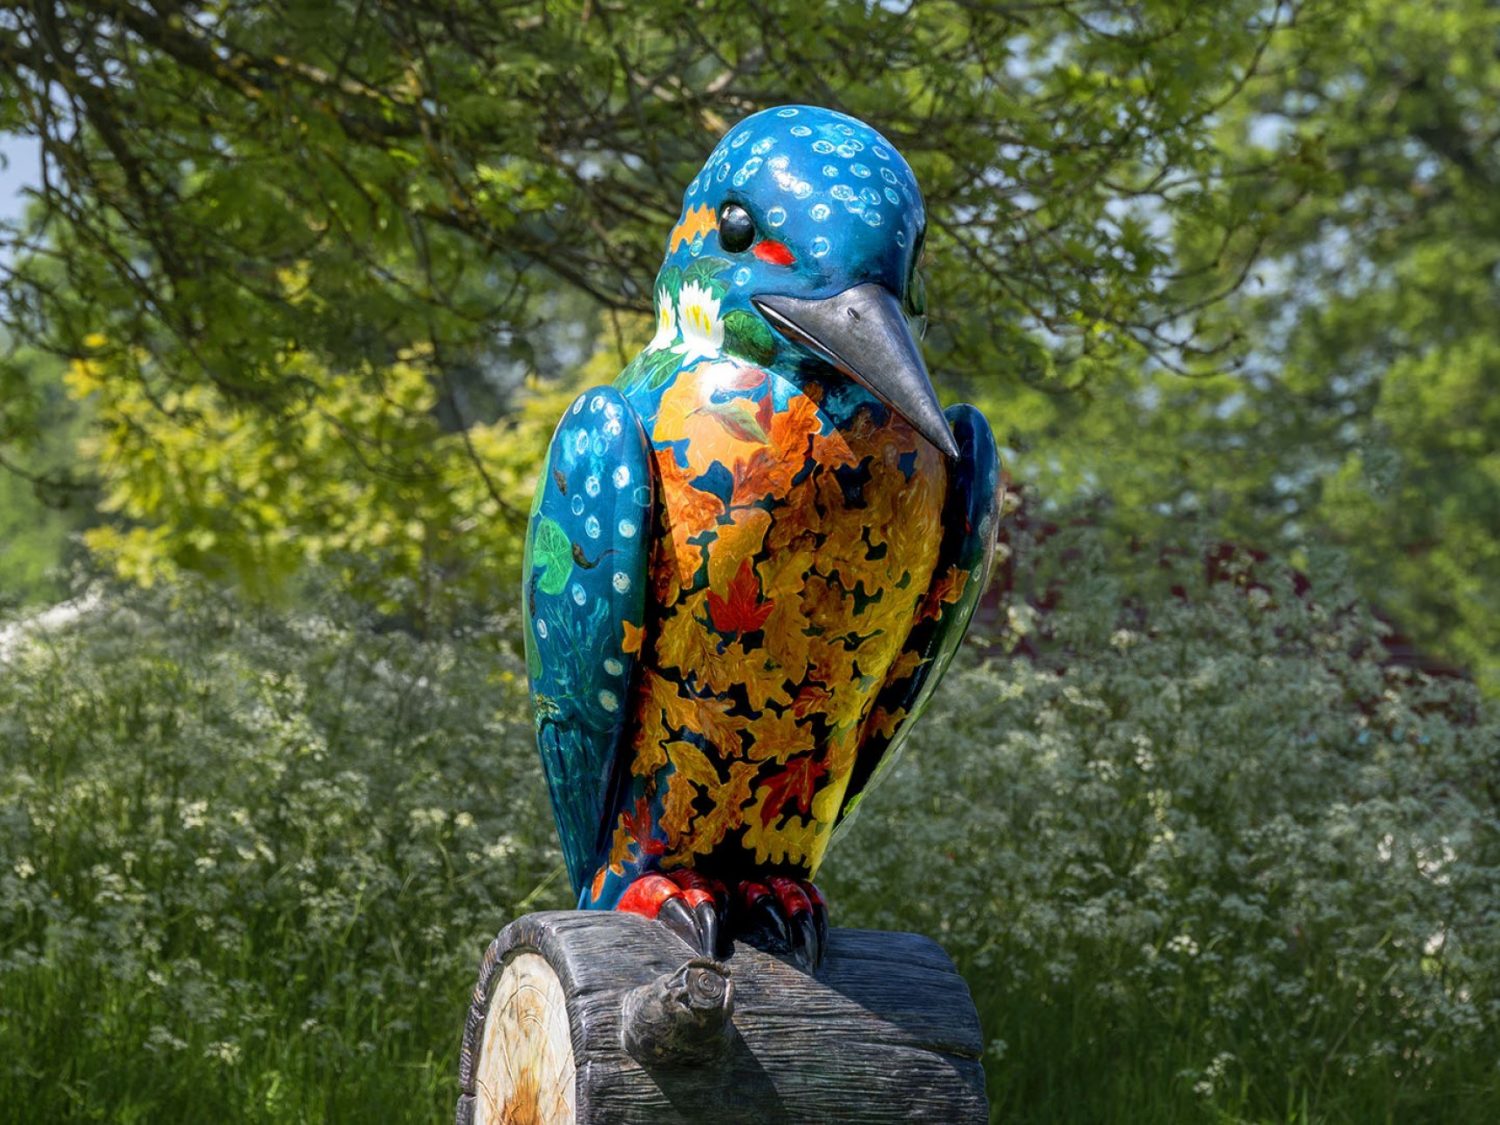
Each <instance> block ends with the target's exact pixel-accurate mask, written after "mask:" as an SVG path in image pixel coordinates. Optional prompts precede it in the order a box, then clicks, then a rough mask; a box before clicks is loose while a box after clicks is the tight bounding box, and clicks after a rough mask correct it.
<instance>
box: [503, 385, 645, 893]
mask: <svg viewBox="0 0 1500 1125" xmlns="http://www.w3.org/2000/svg"><path fill="white" fill-rule="evenodd" d="M655 493H656V483H655V475H654V469H653V462H652V459H651V446H650V443H649V441H648V440H647V438H646V433H645V431H644V429H643V428H642V427H641V423H640V419H639V418H638V417H637V416H636V413H635V411H634V410H633V409H632V408H631V406H630V404H629V403H627V402H626V401H625V398H624V396H623V395H621V394H620V393H619V392H618V391H616V390H614V389H613V388H609V387H599V388H595V389H593V390H589V391H585V392H584V393H583V394H582V395H580V396H579V397H578V398H577V400H576V401H574V403H573V404H572V405H571V406H570V407H569V408H568V410H567V411H566V413H564V414H563V418H562V421H561V422H559V423H558V426H557V432H556V433H555V434H553V436H552V445H551V447H550V448H549V449H548V451H547V461H546V464H545V465H543V467H542V476H541V479H540V480H539V481H538V482H537V490H536V499H535V500H534V501H533V503H532V508H531V519H530V522H529V524H528V526H527V534H526V561H525V565H524V571H523V573H524V583H525V588H524V591H523V597H524V602H523V604H524V606H525V609H526V670H527V674H528V676H529V678H530V681H531V702H532V708H533V712H534V716H535V720H536V737H537V748H538V750H540V751H541V755H542V769H543V771H544V772H545V773H546V775H547V788H548V791H549V793H550V794H551V797H552V812H553V816H554V817H555V818H556V820H557V833H558V836H559V837H560V838H561V840H562V850H563V857H564V858H565V859H566V861H567V866H568V876H569V878H570V879H571V880H572V882H573V890H574V892H575V893H577V892H578V891H580V890H581V889H582V887H583V885H584V882H585V880H587V879H588V878H589V876H590V875H591V874H592V873H593V868H594V866H595V865H596V864H597V863H598V857H599V854H600V850H601V846H602V839H603V836H604V834H605V823H604V822H605V816H606V810H607V808H608V807H609V806H610V795H611V788H612V787H613V785H614V784H616V774H617V768H618V766H619V764H620V760H621V759H622V757H623V754H624V751H625V749H626V726H627V724H628V722H629V719H630V706H629V704H630V700H631V698H632V696H631V691H632V688H633V686H634V681H635V672H636V664H637V660H638V650H639V639H640V635H641V634H640V629H641V627H642V625H643V624H644V620H645V599H646V586H647V582H648V578H649V575H648V552H649V548H650V538H651V513H652V511H653V510H654V501H655Z"/></svg>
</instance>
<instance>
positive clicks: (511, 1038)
mask: <svg viewBox="0 0 1500 1125" xmlns="http://www.w3.org/2000/svg"><path fill="white" fill-rule="evenodd" d="M577 1119H578V1113H577V1105H576V1075H575V1062H574V1058H573V1038H572V1032H571V1030H570V1029H569V1026H568V999H567V996H566V995H565V994H564V992H563V986H562V982H561V981H559V980H558V979H557V973H556V972H554V971H553V969H552V966H551V965H549V964H547V962H546V960H545V959H544V958H542V956H541V955H540V954H538V953H535V952H533V951H531V950H523V951H519V952H516V953H514V954H513V955H512V956H510V957H508V958H506V960H505V962H504V969H503V970H502V971H501V973H500V980H499V982H498V983H497V984H496V985H495V991H494V995H493V996H491V998H490V1003H489V1007H488V1009H487V1011H486V1013H485V1019H484V1043H483V1047H482V1048H481V1050H480V1053H479V1058H478V1060H477V1061H476V1066H475V1069H474V1115H473V1123H474V1125H502V1123H503V1125H551V1123H552V1122H558V1123H564V1122H574V1121H576V1120H577Z"/></svg>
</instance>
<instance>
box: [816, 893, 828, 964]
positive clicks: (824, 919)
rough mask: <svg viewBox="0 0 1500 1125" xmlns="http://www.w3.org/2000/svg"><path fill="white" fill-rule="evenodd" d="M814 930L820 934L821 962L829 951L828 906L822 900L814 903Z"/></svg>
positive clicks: (819, 952)
mask: <svg viewBox="0 0 1500 1125" xmlns="http://www.w3.org/2000/svg"><path fill="white" fill-rule="evenodd" d="M813 930H814V931H815V932H816V933H817V935H818V962H819V963H820V964H821V963H822V961H823V955H824V954H825V953H827V952H828V907H826V906H824V905H823V903H822V902H820V901H815V902H814V903H813Z"/></svg>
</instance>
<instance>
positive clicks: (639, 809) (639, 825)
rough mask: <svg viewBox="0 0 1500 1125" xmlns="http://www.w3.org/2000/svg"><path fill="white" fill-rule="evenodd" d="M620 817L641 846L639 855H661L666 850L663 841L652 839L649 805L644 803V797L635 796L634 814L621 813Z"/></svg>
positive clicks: (626, 828)
mask: <svg viewBox="0 0 1500 1125" xmlns="http://www.w3.org/2000/svg"><path fill="white" fill-rule="evenodd" d="M621 819H622V820H623V821H624V822H625V830H626V831H627V832H629V833H630V835H631V836H632V837H633V838H634V839H635V842H636V843H637V844H639V845H640V846H641V855H643V856H647V855H661V854H662V853H663V852H665V851H666V850H667V845H666V843H665V842H663V841H661V840H657V839H654V838H653V837H652V835H651V807H650V806H649V805H648V804H647V803H646V798H644V797H637V798H636V800H635V815H634V816H632V815H631V814H630V813H628V812H627V813H622V814H621Z"/></svg>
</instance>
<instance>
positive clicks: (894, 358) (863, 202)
mask: <svg viewBox="0 0 1500 1125" xmlns="http://www.w3.org/2000/svg"><path fill="white" fill-rule="evenodd" d="M926 230H927V217H926V211H925V208H924V206H923V203H922V193H921V191H920V189H919V188H918V187H917V181H916V177H915V176H914V175H913V174H912V170H911V168H910V167H909V166H908V165H907V163H906V161H905V160H903V159H902V157H901V155H900V153H898V152H897V151H896V149H895V148H894V147H893V146H892V145H891V143H890V142H889V141H887V140H886V139H885V138H884V137H882V136H881V135H880V134H879V133H877V132H876V131H875V130H874V129H872V128H870V126H868V125H866V124H865V123H864V122H862V121H859V120H856V119H855V118H853V117H849V116H847V115H846V114H842V113H838V112H835V111H833V110H828V109H820V108H818V107H816V106H804V105H793V106H781V107H779V108H774V109H768V110H764V111H762V112H760V113H756V114H754V115H752V116H750V117H747V118H745V119H744V120H743V121H741V122H740V123H739V124H737V125H736V126H735V127H734V128H733V129H731V130H730V131H729V132H728V133H727V134H726V135H725V136H724V138H723V139H722V140H721V141H720V142H719V144H718V145H717V146H716V147H715V148H714V151H713V153H712V154H711V155H710V156H709V158H708V161H707V162H706V163H705V164H704V165H703V168H702V170H701V171H699V173H698V174H697V175H696V176H694V177H693V179H692V182H690V183H689V184H688V187H687V191H686V192H685V194H684V196H683V202H682V214H681V216H680V217H679V219H678V221H677V225H676V226H675V227H673V228H672V233H671V234H670V236H669V237H668V239H667V256H666V261H665V262H664V263H663V266H662V270H661V273H660V274H659V275H658V277H657V284H656V292H655V301H656V311H657V324H658V334H657V339H656V340H653V342H652V344H653V346H656V347H662V346H666V345H667V344H669V343H671V342H673V341H676V340H678V339H680V340H681V343H680V344H677V345H676V349H677V350H680V351H682V352H683V353H685V354H687V355H688V356H692V355H694V354H699V355H703V356H705V357H706V356H708V355H711V354H713V353H714V352H717V351H718V350H719V349H720V348H723V349H724V350H728V351H730V352H734V353H736V354H739V355H743V356H747V357H748V358H750V359H752V360H755V361H758V362H761V363H767V362H771V361H773V360H774V361H777V362H783V361H787V360H790V361H792V362H794V363H795V362H797V361H799V360H800V361H811V362H813V363H815V364H825V365H831V366H833V367H834V368H836V369H838V370H839V371H841V372H843V373H844V374H845V375H846V376H848V377H849V378H851V379H853V380H854V381H855V382H857V383H859V384H861V385H862V386H864V387H865V388H866V389H867V390H869V391H870V392H871V393H872V394H874V395H875V396H876V397H877V398H879V399H881V400H882V401H883V402H884V403H885V404H886V405H887V406H888V407H890V408H891V409H893V410H894V411H896V412H897V413H898V414H900V415H901V416H902V417H903V418H905V419H906V420H907V421H908V422H910V423H911V425H912V427H913V428H914V429H916V430H917V432H918V433H920V434H922V435H923V436H924V437H925V438H927V440H928V441H930V442H932V443H933V444H934V445H936V446H937V447H938V448H939V449H941V450H942V451H943V452H944V453H945V454H947V455H948V456H949V457H956V456H957V455H958V448H957V445H956V444H955V442H954V440H953V434H952V432H951V430H950V429H949V427H948V425H947V422H946V420H945V419H944V417H943V412H942V409H941V407H940V406H939V405H938V400H937V395H936V393H935V392H934V391H933V388H932V381H931V379H930V378H929V377H928V374H927V367H926V364H924V363H923V361H922V353H921V349H920V347H919V346H918V340H919V339H920V337H921V335H922V331H923V328H924V326H925V320H926V302H925V296H924V294H923V287H922V281H921V278H920V276H919V275H918V273H917V266H918V263H919V261H920V258H921V253H922V243H923V240H924V237H925V235H926Z"/></svg>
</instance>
